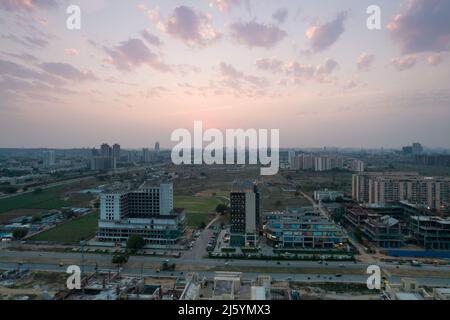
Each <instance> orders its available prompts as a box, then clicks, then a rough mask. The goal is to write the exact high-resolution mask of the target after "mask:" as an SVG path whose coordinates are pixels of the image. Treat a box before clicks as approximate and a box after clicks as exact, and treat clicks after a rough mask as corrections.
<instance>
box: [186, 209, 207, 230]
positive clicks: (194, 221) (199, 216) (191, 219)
mask: <svg viewBox="0 0 450 320" xmlns="http://www.w3.org/2000/svg"><path fill="white" fill-rule="evenodd" d="M186 217H187V223H188V225H189V226H191V227H198V226H199V225H200V224H201V223H202V222H204V223H205V224H208V222H209V221H210V215H209V214H207V213H198V212H189V213H187V214H186Z"/></svg>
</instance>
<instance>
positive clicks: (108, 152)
mask: <svg viewBox="0 0 450 320" xmlns="http://www.w3.org/2000/svg"><path fill="white" fill-rule="evenodd" d="M100 155H101V156H102V157H104V158H109V157H111V156H112V148H111V147H110V146H109V144H107V143H104V144H102V146H101V147H100Z"/></svg>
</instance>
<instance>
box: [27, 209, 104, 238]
mask: <svg viewBox="0 0 450 320" xmlns="http://www.w3.org/2000/svg"><path fill="white" fill-rule="evenodd" d="M97 223H98V213H97V212H93V213H89V214H87V215H85V216H83V217H81V218H76V219H73V220H70V221H68V222H66V223H63V224H61V225H59V226H57V227H55V228H53V229H50V230H48V231H44V232H42V233H40V234H38V235H36V236H33V237H31V239H30V240H32V241H50V242H61V243H65V242H73V243H75V242H79V241H80V240H88V239H90V238H92V237H93V236H95V232H96V231H97Z"/></svg>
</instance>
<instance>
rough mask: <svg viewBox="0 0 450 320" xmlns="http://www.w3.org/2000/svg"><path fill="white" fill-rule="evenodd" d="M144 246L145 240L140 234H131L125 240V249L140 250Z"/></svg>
mask: <svg viewBox="0 0 450 320" xmlns="http://www.w3.org/2000/svg"><path fill="white" fill-rule="evenodd" d="M144 246H145V240H144V238H142V237H141V236H138V235H132V236H130V237H129V238H128V240H127V249H130V250H133V251H136V250H140V249H142V248H143V247H144Z"/></svg>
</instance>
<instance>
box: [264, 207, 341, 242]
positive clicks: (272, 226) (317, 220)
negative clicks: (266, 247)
mask: <svg viewBox="0 0 450 320" xmlns="http://www.w3.org/2000/svg"><path fill="white" fill-rule="evenodd" d="M265 220H266V223H265V225H264V228H263V229H264V236H265V237H266V238H267V240H268V242H269V243H270V244H271V245H273V246H275V247H280V248H314V249H316V248H317V249H325V248H334V247H336V246H340V245H342V244H344V243H346V242H347V238H346V236H345V234H344V232H343V230H342V228H340V227H339V226H337V225H336V224H335V223H334V222H332V221H330V220H329V219H328V218H326V217H323V216H320V214H319V212H318V210H317V209H315V208H312V207H311V208H309V207H307V208H298V209H289V210H287V211H285V212H273V213H267V214H265Z"/></svg>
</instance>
